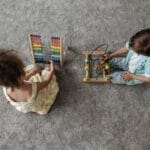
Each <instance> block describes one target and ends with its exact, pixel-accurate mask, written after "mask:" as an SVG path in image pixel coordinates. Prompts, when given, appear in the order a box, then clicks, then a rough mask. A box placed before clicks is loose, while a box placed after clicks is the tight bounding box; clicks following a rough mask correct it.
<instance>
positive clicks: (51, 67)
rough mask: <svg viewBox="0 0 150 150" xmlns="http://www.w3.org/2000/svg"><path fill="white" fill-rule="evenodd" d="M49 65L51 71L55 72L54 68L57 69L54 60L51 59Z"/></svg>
mask: <svg viewBox="0 0 150 150" xmlns="http://www.w3.org/2000/svg"><path fill="white" fill-rule="evenodd" d="M49 67H50V68H49V69H50V72H51V73H54V70H55V69H54V62H53V61H51V63H50V66H49Z"/></svg>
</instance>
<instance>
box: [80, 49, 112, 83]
mask: <svg viewBox="0 0 150 150" xmlns="http://www.w3.org/2000/svg"><path fill="white" fill-rule="evenodd" d="M91 53H92V51H83V52H82V54H83V55H84V57H85V64H84V65H85V66H84V69H85V73H86V75H85V77H84V78H83V82H85V83H110V78H109V76H105V77H98V78H94V77H91V76H90V65H91V64H90V56H91V55H92V54H91ZM86 65H87V66H86Z"/></svg>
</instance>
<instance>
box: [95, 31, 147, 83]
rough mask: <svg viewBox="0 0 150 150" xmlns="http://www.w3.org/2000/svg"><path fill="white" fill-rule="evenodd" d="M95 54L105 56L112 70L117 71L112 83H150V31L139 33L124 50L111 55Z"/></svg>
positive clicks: (98, 52)
mask: <svg viewBox="0 0 150 150" xmlns="http://www.w3.org/2000/svg"><path fill="white" fill-rule="evenodd" d="M95 54H99V55H102V56H104V57H105V60H106V61H109V62H110V64H112V68H113V69H117V71H115V72H113V73H112V74H111V82H112V83H114V84H127V85H135V84H141V83H150V29H143V30H141V31H139V32H137V33H136V34H135V35H133V36H132V37H131V38H130V40H129V42H127V43H126V46H125V47H124V48H121V49H119V50H116V51H114V52H111V53H107V52H105V51H103V50H101V51H96V52H95Z"/></svg>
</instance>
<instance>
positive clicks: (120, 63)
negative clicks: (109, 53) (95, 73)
mask: <svg viewBox="0 0 150 150" xmlns="http://www.w3.org/2000/svg"><path fill="white" fill-rule="evenodd" d="M124 59H125V58H124V57H118V58H113V59H112V60H110V61H109V63H110V64H111V67H112V69H115V70H122V71H127V70H128V66H127V65H126V64H125V63H124Z"/></svg>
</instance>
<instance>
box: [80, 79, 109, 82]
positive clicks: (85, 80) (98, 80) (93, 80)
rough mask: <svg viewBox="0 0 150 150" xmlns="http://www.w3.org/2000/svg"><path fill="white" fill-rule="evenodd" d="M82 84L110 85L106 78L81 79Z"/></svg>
mask: <svg viewBox="0 0 150 150" xmlns="http://www.w3.org/2000/svg"><path fill="white" fill-rule="evenodd" d="M83 82H85V83H110V80H108V79H107V78H97V79H96V78H88V79H85V78H84V79H83Z"/></svg>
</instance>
